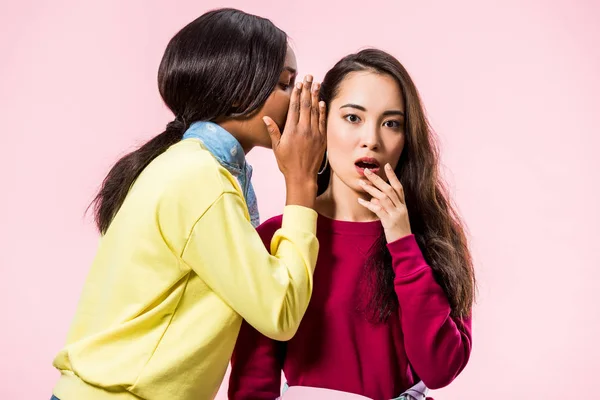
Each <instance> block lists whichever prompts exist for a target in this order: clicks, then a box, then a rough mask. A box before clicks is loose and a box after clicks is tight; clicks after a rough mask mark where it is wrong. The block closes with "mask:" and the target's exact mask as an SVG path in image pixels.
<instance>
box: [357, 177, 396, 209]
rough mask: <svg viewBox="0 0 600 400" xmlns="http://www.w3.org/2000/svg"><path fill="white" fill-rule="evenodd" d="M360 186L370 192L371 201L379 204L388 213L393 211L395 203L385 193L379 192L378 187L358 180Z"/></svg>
mask: <svg viewBox="0 0 600 400" xmlns="http://www.w3.org/2000/svg"><path fill="white" fill-rule="evenodd" d="M359 183H360V185H361V186H362V188H363V189H364V190H365V192H367V193H368V194H370V195H371V196H372V197H373V199H372V202H374V203H375V204H378V205H380V206H381V207H382V208H383V209H385V210H386V211H387V212H388V213H392V212H394V210H395V208H396V205H395V204H394V203H393V202H392V200H391V199H390V198H389V197H388V195H386V194H385V193H383V192H381V191H380V190H379V189H377V188H375V187H373V186H371V185H369V184H368V183H367V182H365V181H363V180H360V181H359Z"/></svg>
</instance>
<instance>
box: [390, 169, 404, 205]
mask: <svg viewBox="0 0 600 400" xmlns="http://www.w3.org/2000/svg"><path fill="white" fill-rule="evenodd" d="M385 175H386V176H387V177H388V180H389V182H390V185H391V186H392V188H393V189H394V191H395V192H396V194H397V195H398V198H399V199H400V201H401V202H402V204H406V200H405V198H404V187H403V186H402V183H400V180H399V179H398V177H397V176H396V174H395V173H394V170H393V169H392V166H391V165H390V164H386V165H385Z"/></svg>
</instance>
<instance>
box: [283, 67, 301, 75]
mask: <svg viewBox="0 0 600 400" xmlns="http://www.w3.org/2000/svg"><path fill="white" fill-rule="evenodd" d="M283 70H284V71H288V72H290V73H291V74H292V75H296V73H297V72H298V71H296V70H295V69H294V68H292V67H287V66H286V67H283Z"/></svg>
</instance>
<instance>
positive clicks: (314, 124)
mask: <svg viewBox="0 0 600 400" xmlns="http://www.w3.org/2000/svg"><path fill="white" fill-rule="evenodd" d="M320 88H321V84H319V83H318V82H315V83H313V85H312V93H311V98H310V102H311V104H310V113H311V115H310V127H311V131H312V133H313V134H315V135H316V134H317V133H318V132H319V114H320V110H319V89H320Z"/></svg>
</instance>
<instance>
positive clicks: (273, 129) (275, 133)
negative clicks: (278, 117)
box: [263, 117, 281, 148]
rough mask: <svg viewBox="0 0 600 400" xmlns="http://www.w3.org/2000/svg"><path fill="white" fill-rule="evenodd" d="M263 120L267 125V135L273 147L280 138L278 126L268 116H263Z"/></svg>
mask: <svg viewBox="0 0 600 400" xmlns="http://www.w3.org/2000/svg"><path fill="white" fill-rule="evenodd" d="M263 121H264V123H265V125H266V126H267V132H269V136H271V142H272V144H273V148H275V146H277V145H278V144H279V141H280V140H281V132H279V127H278V126H277V124H276V123H275V121H273V120H272V119H271V118H270V117H263Z"/></svg>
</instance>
